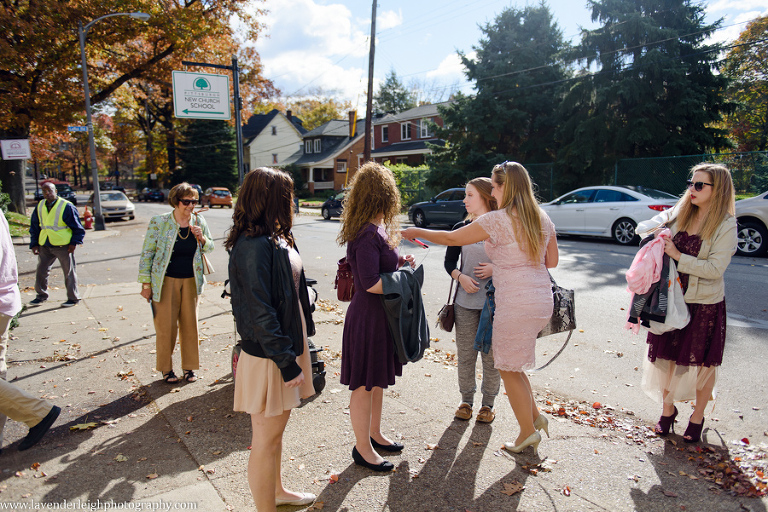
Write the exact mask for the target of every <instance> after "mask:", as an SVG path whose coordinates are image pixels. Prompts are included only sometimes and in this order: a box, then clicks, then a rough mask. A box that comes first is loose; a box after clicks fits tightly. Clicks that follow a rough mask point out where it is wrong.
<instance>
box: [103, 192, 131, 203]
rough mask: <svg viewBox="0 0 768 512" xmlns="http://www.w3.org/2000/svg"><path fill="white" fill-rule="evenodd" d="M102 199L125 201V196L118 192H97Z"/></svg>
mask: <svg viewBox="0 0 768 512" xmlns="http://www.w3.org/2000/svg"><path fill="white" fill-rule="evenodd" d="M99 197H101V200H102V201H125V200H126V199H127V198H126V197H125V196H124V195H123V194H122V193H120V192H108V193H103V194H99Z"/></svg>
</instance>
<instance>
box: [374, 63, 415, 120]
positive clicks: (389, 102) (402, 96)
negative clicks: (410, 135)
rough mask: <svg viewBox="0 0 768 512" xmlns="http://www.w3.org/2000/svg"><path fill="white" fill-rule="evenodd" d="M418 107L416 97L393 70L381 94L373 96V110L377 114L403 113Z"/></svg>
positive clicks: (382, 86) (380, 90) (382, 85)
mask: <svg viewBox="0 0 768 512" xmlns="http://www.w3.org/2000/svg"><path fill="white" fill-rule="evenodd" d="M415 106H416V95H415V94H413V93H412V92H410V91H409V90H408V89H406V88H405V86H404V85H403V83H402V82H401V81H400V80H398V78H397V73H395V70H394V69H391V70H390V71H389V73H388V74H387V78H386V79H385V80H384V83H383V84H381V87H379V92H378V93H376V94H374V95H373V110H375V111H376V112H393V113H396V112H403V111H405V110H408V109H411V108H413V107H415Z"/></svg>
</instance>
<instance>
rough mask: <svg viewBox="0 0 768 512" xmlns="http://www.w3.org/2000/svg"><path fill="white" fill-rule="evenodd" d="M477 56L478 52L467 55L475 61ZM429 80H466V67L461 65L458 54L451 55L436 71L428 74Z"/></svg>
mask: <svg viewBox="0 0 768 512" xmlns="http://www.w3.org/2000/svg"><path fill="white" fill-rule="evenodd" d="M476 55H477V53H476V52H474V51H473V52H470V53H468V54H467V55H466V57H467V58H468V59H474V58H475V56H476ZM427 78H440V79H453V80H455V79H461V80H462V81H463V80H464V65H463V64H462V63H461V59H459V56H458V54H456V52H453V53H449V54H448V56H447V57H445V58H444V59H443V60H442V62H440V64H438V66H437V68H436V69H433V70H432V71H428V72H427Z"/></svg>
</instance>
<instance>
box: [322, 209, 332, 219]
mask: <svg viewBox="0 0 768 512" xmlns="http://www.w3.org/2000/svg"><path fill="white" fill-rule="evenodd" d="M320 213H321V214H322V216H323V218H324V219H325V220H331V210H329V209H328V208H323V211H322V212H320Z"/></svg>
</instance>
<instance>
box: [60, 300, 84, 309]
mask: <svg viewBox="0 0 768 512" xmlns="http://www.w3.org/2000/svg"><path fill="white" fill-rule="evenodd" d="M78 302H80V301H79V300H68V301H67V302H65V303H64V304H62V305H61V307H63V308H71V307H72V306H77V303H78Z"/></svg>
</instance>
